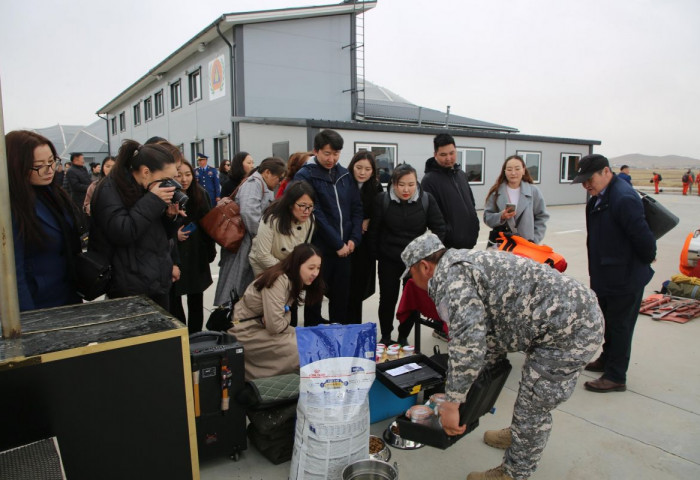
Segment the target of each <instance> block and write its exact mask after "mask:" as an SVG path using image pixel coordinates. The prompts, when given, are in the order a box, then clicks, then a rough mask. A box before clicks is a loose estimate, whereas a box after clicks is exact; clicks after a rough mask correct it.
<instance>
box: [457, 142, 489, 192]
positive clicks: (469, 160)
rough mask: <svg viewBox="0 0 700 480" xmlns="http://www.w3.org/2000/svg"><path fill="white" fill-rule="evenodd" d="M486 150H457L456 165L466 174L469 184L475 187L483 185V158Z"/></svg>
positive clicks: (467, 148) (468, 148)
mask: <svg viewBox="0 0 700 480" xmlns="http://www.w3.org/2000/svg"><path fill="white" fill-rule="evenodd" d="M485 153H486V150H485V149H483V148H470V147H466V148H461V147H460V148H458V149H457V163H458V164H460V165H461V166H462V170H464V173H466V174H467V178H468V179H469V183H472V184H475V185H483V184H484V157H485Z"/></svg>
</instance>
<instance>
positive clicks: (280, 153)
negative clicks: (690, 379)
mask: <svg viewBox="0 0 700 480" xmlns="http://www.w3.org/2000/svg"><path fill="white" fill-rule="evenodd" d="M272 156H273V157H279V158H281V159H283V160H284V159H287V158H289V142H274V143H273V144H272Z"/></svg>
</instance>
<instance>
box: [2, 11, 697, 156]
mask: <svg viewBox="0 0 700 480" xmlns="http://www.w3.org/2000/svg"><path fill="white" fill-rule="evenodd" d="M339 1H340V0H337V1H328V0H233V1H231V0H228V1H221V0H197V1H192V0H187V1H185V0H167V1H165V0H120V1H114V0H0V88H1V89H2V103H3V105H2V106H3V120H4V126H5V131H6V132H7V131H10V130H14V129H18V128H42V127H48V126H51V125H55V124H57V123H61V124H64V125H87V124H90V123H92V122H94V121H95V120H97V117H96V115H95V112H96V111H97V110H98V109H99V108H100V107H102V106H103V105H105V104H107V103H108V102H109V101H110V100H112V99H113V98H114V97H116V96H117V95H118V94H119V93H121V92H122V91H123V90H125V89H126V88H127V87H129V86H130V85H131V84H132V83H134V82H135V81H136V80H138V79H139V78H140V77H141V76H142V75H144V74H145V73H146V72H147V71H148V70H149V69H151V68H152V67H154V66H155V65H157V64H158V63H159V62H160V61H162V60H163V59H164V58H165V57H167V56H168V55H169V54H170V53H172V52H173V51H175V50H176V49H177V48H179V47H180V46H181V45H183V44H184V43H186V42H187V41H188V40H189V39H191V38H192V37H194V36H195V35H196V34H197V33H198V32H199V31H201V30H202V29H204V27H206V26H208V25H209V24H210V23H212V22H213V21H214V20H215V19H216V18H217V17H219V16H220V15H221V14H223V13H231V12H238V11H253V10H266V9H274V8H284V7H298V6H308V5H321V4H335V3H339ZM699 27H700V1H697V0H615V1H610V0H586V1H580V0H490V1H484V0H430V1H427V0H378V2H377V7H376V8H374V9H373V10H370V11H369V12H368V13H366V14H365V38H366V40H365V56H366V68H365V70H366V75H365V76H366V78H367V79H368V80H370V81H372V82H374V83H376V84H378V85H380V86H382V87H385V88H388V89H389V90H392V91H393V92H395V93H397V94H399V95H401V96H402V97H404V98H406V99H408V100H410V101H411V102H413V103H415V104H418V105H422V106H424V107H429V108H435V109H438V110H442V111H444V110H445V109H446V107H447V105H450V111H451V113H453V114H457V115H461V116H465V117H470V118H475V119H479V120H484V121H488V122H493V123H497V124H501V125H507V126H510V127H515V128H517V129H519V130H520V132H521V133H523V134H531V135H546V136H554V137H567V138H582V139H593V140H600V141H601V142H602V145H601V146H599V147H596V151H597V152H599V153H602V154H604V155H607V156H609V157H616V156H620V155H624V154H630V153H642V154H646V155H683V156H689V157H693V158H700V121H699V120H698V116H699V115H700V28H699Z"/></svg>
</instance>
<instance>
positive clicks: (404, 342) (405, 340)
mask: <svg viewBox="0 0 700 480" xmlns="http://www.w3.org/2000/svg"><path fill="white" fill-rule="evenodd" d="M396 343H398V344H399V345H401V346H402V347H403V346H406V345H410V344H409V343H408V338H406V337H399V339H398V340H397V341H396Z"/></svg>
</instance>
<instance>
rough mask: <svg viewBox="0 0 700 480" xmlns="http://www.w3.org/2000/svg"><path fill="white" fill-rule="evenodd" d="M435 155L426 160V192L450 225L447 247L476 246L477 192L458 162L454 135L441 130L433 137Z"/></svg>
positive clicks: (477, 224) (424, 179) (424, 189)
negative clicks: (470, 184) (473, 191)
mask: <svg viewBox="0 0 700 480" xmlns="http://www.w3.org/2000/svg"><path fill="white" fill-rule="evenodd" d="M433 146H434V147H435V150H434V152H435V153H434V155H435V156H434V157H431V158H429V159H428V160H427V161H426V162H425V176H424V177H423V180H422V181H421V187H422V188H423V191H425V192H429V193H430V194H431V195H432V196H433V197H435V199H436V200H437V203H438V206H439V207H440V211H441V212H442V216H443V217H444V219H445V223H446V224H447V234H446V235H445V242H444V243H445V246H446V247H447V248H474V245H476V239H477V237H478V236H479V218H478V217H477V216H476V208H475V207H476V206H475V203H474V195H473V194H472V189H471V187H470V186H469V180H468V179H467V174H466V173H464V170H462V168H461V166H460V165H456V163H457V148H456V147H455V140H454V138H452V135H449V134H447V133H441V134H439V135H437V136H436V137H435V138H434V139H433Z"/></svg>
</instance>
